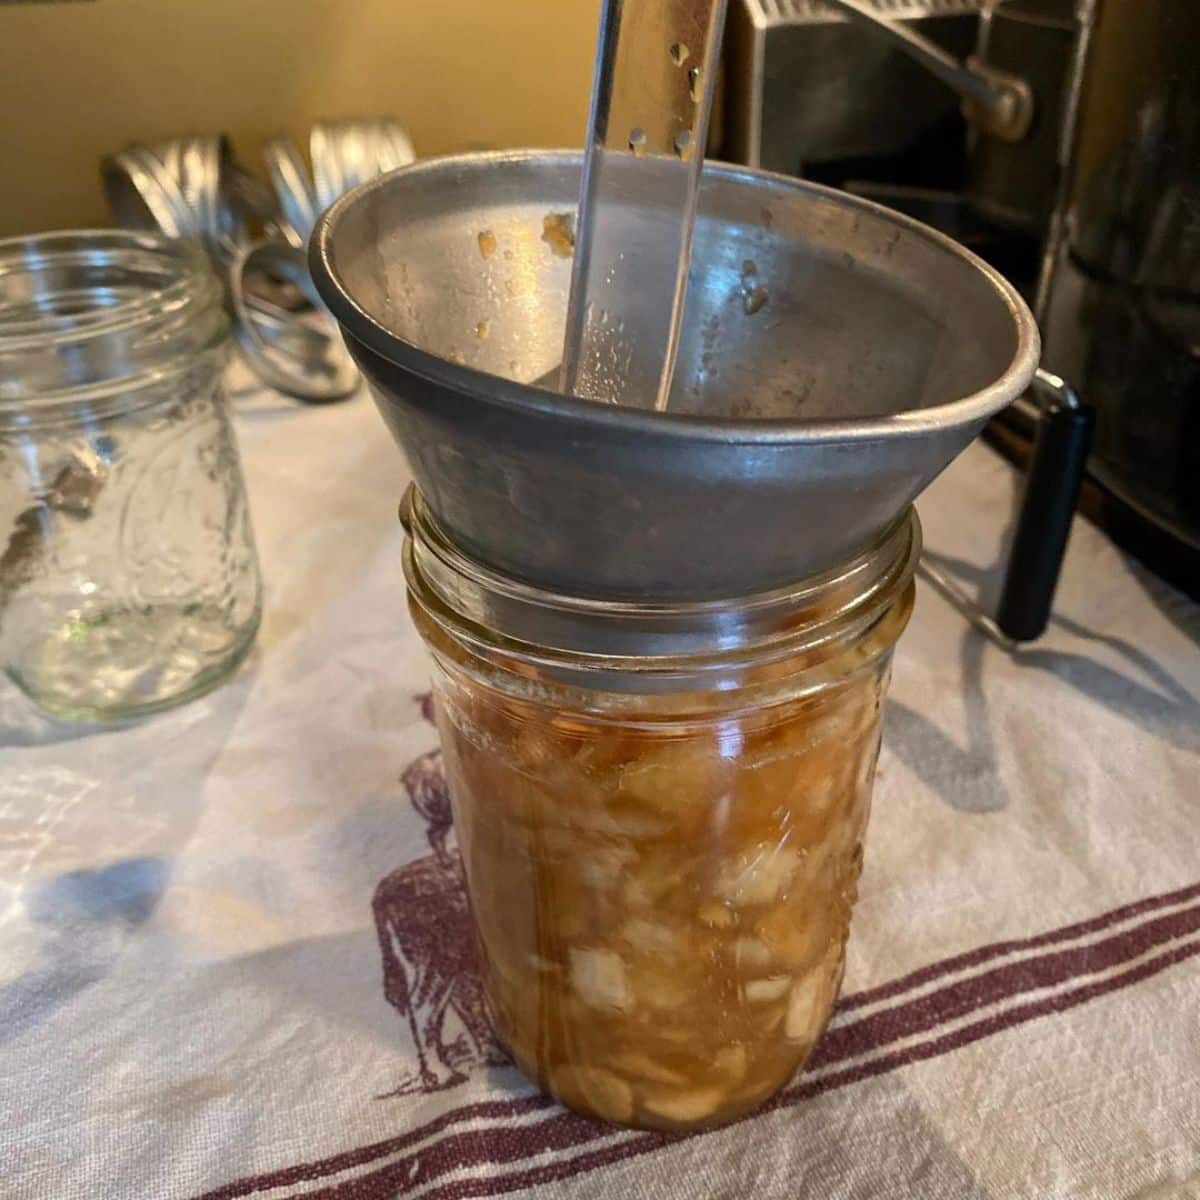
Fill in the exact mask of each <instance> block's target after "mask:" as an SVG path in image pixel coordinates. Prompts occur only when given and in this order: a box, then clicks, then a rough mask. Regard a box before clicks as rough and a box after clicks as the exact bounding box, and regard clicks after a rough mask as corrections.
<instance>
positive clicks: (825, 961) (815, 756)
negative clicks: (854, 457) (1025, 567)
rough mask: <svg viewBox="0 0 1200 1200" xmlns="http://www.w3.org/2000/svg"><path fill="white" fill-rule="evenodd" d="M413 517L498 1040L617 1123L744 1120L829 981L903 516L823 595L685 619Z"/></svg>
mask: <svg viewBox="0 0 1200 1200" xmlns="http://www.w3.org/2000/svg"><path fill="white" fill-rule="evenodd" d="M405 522H406V526H407V528H408V532H409V542H408V545H407V548H406V560H405V566H406V573H407V577H408V585H409V595H410V605H411V608H412V611H413V615H414V618H415V620H416V622H417V625H418V628H419V629H420V632H421V634H422V636H423V637H424V639H425V641H426V643H427V644H428V645H429V647H430V648H431V650H432V652H433V657H434V661H435V664H436V671H435V677H434V694H435V699H436V706H437V713H438V727H439V731H440V734H441V741H442V749H443V752H444V756H445V764H446V773H447V777H448V780H449V783H450V789H451V795H452V798H453V803H454V816H455V828H456V830H457V833H458V839H459V845H460V848H461V850H462V855H463V863H464V866H465V869H466V878H467V884H468V890H469V893H470V898H471V905H472V910H473V913H474V918H475V927H476V934H477V940H478V946H479V957H480V966H481V970H482V974H483V985H484V992H485V995H486V998H487V1001H488V1005H489V1008H490V1011H491V1015H492V1019H493V1022H494V1024H495V1027H496V1031H497V1033H498V1035H499V1037H500V1039H501V1040H502V1041H503V1042H504V1044H505V1045H506V1046H507V1047H508V1049H509V1051H510V1052H511V1054H512V1056H513V1058H514V1059H515V1061H516V1062H517V1064H518V1065H519V1066H520V1067H521V1068H522V1069H523V1070H524V1071H525V1072H526V1073H527V1074H528V1075H530V1076H531V1077H532V1078H534V1079H536V1080H537V1081H538V1082H539V1083H540V1084H541V1085H542V1086H543V1087H544V1088H545V1089H546V1090H548V1091H549V1092H551V1093H552V1094H554V1095H555V1096H557V1097H558V1098H559V1099H561V1100H562V1101H563V1102H564V1103H566V1104H568V1105H569V1106H571V1107H572V1108H575V1109H578V1110H579V1111H581V1112H584V1113H587V1114H589V1115H592V1116H596V1117H601V1118H603V1119H606V1120H609V1121H614V1122H617V1123H619V1124H629V1125H637V1126H645V1127H653V1128H663V1129H672V1130H679V1129H689V1128H694V1127H697V1126H703V1125H710V1124H716V1123H720V1122H724V1121H729V1120H732V1119H734V1118H736V1117H737V1116H739V1115H740V1114H742V1113H745V1112H747V1111H749V1110H751V1109H753V1108H755V1107H756V1106H757V1105H759V1104H761V1103H762V1102H763V1101H764V1100H765V1099H767V1098H768V1097H769V1096H771V1095H773V1094H774V1093H775V1092H777V1091H778V1090H779V1089H780V1088H782V1087H783V1086H785V1084H786V1083H787V1081H788V1080H789V1079H790V1078H791V1076H792V1075H793V1073H794V1072H795V1071H796V1069H797V1068H798V1067H799V1066H800V1065H801V1064H802V1063H803V1062H804V1060H805V1059H806V1058H807V1057H808V1055H809V1053H810V1052H811V1051H812V1049H813V1046H814V1045H815V1044H816V1042H817V1040H818V1038H819V1037H820V1035H821V1033H822V1031H823V1030H824V1028H825V1024H826V1022H827V1021H828V1019H829V1016H830V1013H831V1011H832V1009H833V1004H834V1001H835V999H836V997H837V993H838V988H839V986H840V984H841V978H842V970H843V965H844V951H845V945H846V939H847V936H848V934H849V925H850V913H851V908H852V907H853V904H854V901H855V897H856V895H857V881H858V875H859V871H860V869H861V866H862V839H863V835H864V832H865V828H866V822H867V814H868V810H869V808H870V800H871V788H872V783H873V779H874V772H875V761H876V756H877V754H878V750H879V732H880V713H881V708H882V704H883V697H884V693H885V690H886V687H887V680H888V673H889V667H890V663H891V656H892V649H893V647H894V645H895V642H896V639H897V638H898V637H899V635H900V633H901V631H902V630H903V628H904V626H905V624H906V622H907V620H908V616H909V612H910V611H911V607H912V594H913V587H912V574H913V570H914V568H915V565H916V560H917V557H918V554H919V551H920V531H919V526H918V524H917V519H916V516H915V514H913V513H912V512H909V513H906V514H904V515H903V517H902V518H901V519H900V520H899V522H898V523H897V524H896V525H894V526H893V527H892V529H891V530H890V531H889V532H888V533H887V534H886V535H885V536H884V537H883V538H882V539H880V541H879V542H878V543H877V544H876V545H874V546H872V547H871V548H870V549H869V550H868V551H866V552H865V553H863V554H862V555H860V556H859V557H857V558H855V559H854V560H853V561H851V562H848V563H845V564H843V565H842V566H841V567H839V568H838V569H836V570H833V571H830V572H828V573H826V574H824V575H822V576H820V577H816V578H812V579H808V580H804V581H802V582H800V583H799V584H797V585H795V586H793V587H789V588H784V589H781V590H779V591H775V592H771V593H767V594H762V595H756V596H747V597H743V598H740V599H733V600H728V601H716V602H704V603H693V604H680V603H674V602H672V603H651V602H638V601H634V602H624V601H595V600H586V599H582V598H578V597H570V596H562V595H552V594H549V593H547V592H543V591H540V590H539V589H537V588H534V587H531V586H529V585H527V584H523V583H521V582H519V581H516V580H513V579H508V578H505V577H503V576H500V575H497V574H495V573H494V572H492V571H490V570H488V569H487V568H486V567H484V566H483V565H482V564H480V563H478V562H476V561H474V560H472V559H470V558H468V557H466V556H465V555H463V554H462V553H461V552H460V551H459V550H457V548H456V547H454V546H453V545H452V544H451V543H450V542H449V540H448V539H447V538H446V537H445V536H444V535H443V534H442V533H441V532H440V530H439V529H438V528H437V527H436V526H435V525H434V524H433V522H432V519H431V518H430V516H429V514H428V513H427V512H426V511H425V509H424V508H423V506H422V505H421V503H420V500H419V498H416V497H415V496H414V495H413V494H412V493H410V499H409V501H408V503H407V506H406V512H405Z"/></svg>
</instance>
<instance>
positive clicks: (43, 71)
mask: <svg viewBox="0 0 1200 1200" xmlns="http://www.w3.org/2000/svg"><path fill="white" fill-rule="evenodd" d="M598 13H599V0H95V2H93V3H79V4H62V3H60V4H20V3H17V4H13V3H7V4H2V3H0V164H2V165H0V235H4V234H9V233H27V232H33V231H35V230H41V229H52V228H61V227H66V226H84V225H94V224H103V223H107V215H106V210H105V205H104V201H103V198H102V196H101V193H100V189H99V185H98V182H97V162H98V161H99V158H100V156H101V155H102V154H104V153H105V152H106V151H109V150H114V149H118V148H119V147H120V146H122V145H124V144H125V143H127V142H130V141H135V140H136V141H152V140H154V139H157V138H163V137H169V136H171V135H172V134H180V133H198V132H210V131H214V132H215V131H224V132H227V133H229V134H230V135H231V136H232V137H233V140H234V145H235V148H236V150H237V152H238V155H239V157H241V158H242V159H243V161H245V162H246V163H247V165H253V166H255V167H256V168H257V166H258V163H257V156H258V149H259V146H260V144H261V142H262V140H263V139H264V138H266V137H268V136H270V135H271V134H273V133H275V132H278V131H280V130H286V131H288V132H290V133H292V134H293V136H296V137H300V136H302V135H303V134H304V133H305V131H306V130H307V128H308V126H309V124H311V122H312V121H314V120H317V119H320V118H322V117H339V116H352V115H355V114H360V113H361V114H370V113H381V114H390V115H394V116H396V117H398V118H399V120H400V122H401V123H402V124H403V125H404V126H405V127H406V128H407V130H408V131H409V133H410V134H411V135H412V138H413V141H414V142H415V143H416V146H417V151H418V153H420V154H422V155H426V154H439V153H445V152H448V151H452V150H456V149H464V148H468V147H480V146H518V145H533V146H562V145H579V144H581V143H582V141H583V125H584V121H585V119H586V109H587V93H588V88H589V85H590V76H591V62H592V48H593V44H594V41H595V34H596V22H597V19H598Z"/></svg>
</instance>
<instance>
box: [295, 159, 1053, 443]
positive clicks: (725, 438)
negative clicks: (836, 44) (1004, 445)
mask: <svg viewBox="0 0 1200 1200" xmlns="http://www.w3.org/2000/svg"><path fill="white" fill-rule="evenodd" d="M582 157H583V156H582V152H581V151H579V150H561V149H560V150H533V149H522V150H492V151H478V152H471V153H465V154H453V155H443V156H439V157H432V158H426V159H420V160H418V161H417V162H414V163H411V164H410V165H408V166H404V167H400V168H397V169H396V170H394V171H389V172H388V173H387V174H384V175H379V176H377V177H375V178H374V179H371V180H368V181H367V182H366V183H363V184H360V185H359V186H358V187H356V188H353V189H352V190H351V191H349V192H347V193H346V194H345V195H343V196H341V197H340V198H339V199H338V200H337V201H335V203H334V204H333V205H331V206H330V207H329V208H328V209H327V210H326V211H325V212H324V213H323V214H322V216H321V217H320V219H319V220H318V222H317V225H316V228H315V229H314V231H313V234H312V237H311V239H310V242H309V268H310V271H311V273H312V276H313V279H314V281H315V283H316V285H317V290H318V291H319V292H320V294H321V297H322V299H323V300H324V302H325V304H326V306H327V307H328V308H329V310H330V311H331V312H332V313H333V314H334V316H335V317H336V318H337V319H338V321H339V322H340V323H341V324H342V326H343V329H344V331H345V332H346V333H347V334H348V335H349V336H350V337H351V338H353V340H354V341H356V342H358V343H360V344H361V345H362V346H363V347H365V348H366V349H367V350H369V351H370V352H371V353H373V354H375V355H378V356H379V357H380V358H382V359H383V360H384V361H385V362H388V363H390V364H392V365H393V366H396V367H399V368H401V369H402V370H405V371H408V372H411V373H412V374H415V375H418V376H420V377H422V378H424V379H425V380H427V381H429V382H431V383H435V384H437V385H439V386H441V387H445V388H447V389H449V390H451V391H453V392H456V393H459V394H460V395H468V396H470V397H472V398H473V399H475V400H478V401H479V402H481V403H483V404H487V405H490V406H492V407H495V408H501V409H506V410H510V411H517V412H521V413H526V414H533V415H536V416H539V417H545V418H548V419H563V418H570V419H571V420H572V421H574V422H582V423H583V424H585V425H590V426H592V427H594V428H595V427H598V428H600V429H609V430H612V429H621V430H628V431H634V432H637V433H641V434H644V435H651V436H657V437H660V438H670V437H672V436H674V435H686V436H687V437H688V438H690V439H698V440H701V441H713V442H721V443H725V444H730V443H736V444H752V445H766V446H770V445H775V444H787V445H794V444H795V443H797V442H805V443H810V444H814V443H853V442H870V441H875V440H879V439H889V440H892V439H896V438H907V437H918V436H922V435H924V434H928V433H930V432H934V431H939V430H946V429H948V428H958V427H965V426H967V425H970V424H972V423H974V422H982V421H985V420H986V419H987V418H989V417H991V416H993V415H994V414H995V413H997V412H999V411H1000V410H1001V409H1002V408H1004V407H1005V406H1006V405H1008V404H1010V403H1011V402H1012V401H1013V400H1015V399H1016V398H1017V397H1018V396H1019V395H1021V394H1022V393H1023V392H1024V391H1025V389H1026V387H1027V386H1028V384H1029V381H1030V380H1031V379H1032V378H1033V374H1034V371H1035V370H1036V369H1037V365H1038V361H1039V359H1040V356H1041V339H1040V335H1039V332H1038V327H1037V323H1036V321H1035V320H1034V318H1033V314H1032V312H1031V311H1030V310H1029V306H1028V305H1027V304H1026V303H1025V301H1024V299H1022V297H1021V295H1020V293H1019V292H1018V291H1017V290H1016V288H1015V287H1013V285H1012V284H1011V283H1009V282H1008V280H1007V279H1005V278H1004V276H1003V275H1001V274H1000V273H999V272H998V271H997V270H996V269H995V268H994V267H992V266H991V265H990V264H988V263H986V262H985V261H984V260H983V259H981V258H980V257H979V256H978V255H976V254H973V253H972V252H971V251H970V250H968V249H967V248H966V247H965V246H963V245H961V244H960V243H958V242H956V241H955V240H954V239H953V238H951V237H949V236H948V235H946V234H944V233H942V232H940V231H939V230H937V229H934V228H933V227H932V226H929V225H925V224H923V223H922V222H920V221H917V220H915V219H914V218H912V217H910V216H907V215H906V214H904V213H900V212H897V211H895V210H894V209H890V208H887V207H886V206H884V205H882V204H876V203H875V202H874V201H872V200H867V199H864V198H863V197H861V196H854V195H851V194H850V193H848V192H842V191H839V190H838V189H836V188H832V187H827V186H825V185H823V184H818V183H813V182H811V181H809V180H805V179H797V178H794V177H792V176H789V175H782V174H779V173H777V172H774V171H763V170H759V169H758V168H752V167H746V166H742V165H740V164H735V163H724V162H719V161H717V160H713V159H708V160H706V161H705V163H704V176H705V177H708V178H720V179H724V180H732V181H742V182H753V181H754V180H766V181H770V182H771V183H773V184H774V185H777V186H781V187H783V188H786V189H788V190H790V191H793V192H802V193H807V194H810V195H814V194H815V195H817V196H819V197H822V198H824V199H826V200H832V201H834V202H836V203H838V204H841V205H843V206H845V207H847V208H851V209H857V210H859V211H862V212H866V213H868V214H871V215H873V216H877V217H878V216H882V217H884V218H886V219H887V220H888V221H889V222H891V223H893V224H894V225H897V226H899V227H901V228H903V229H907V230H908V231H909V232H910V233H912V234H913V235H915V236H917V237H921V238H923V239H924V240H926V241H927V242H931V243H933V244H934V245H935V246H936V247H938V248H939V249H941V250H942V251H943V252H946V253H948V254H950V255H951V256H953V257H955V258H958V259H959V260H960V261H962V262H964V263H965V264H968V265H970V266H972V267H974V269H975V270H976V271H978V272H979V273H980V274H982V275H983V276H984V277H985V279H986V280H987V281H988V283H989V284H990V285H991V288H992V290H993V292H994V293H995V294H996V296H997V298H998V299H999V300H1000V301H1001V302H1002V303H1003V304H1004V307H1005V309H1006V310H1007V312H1008V314H1009V316H1010V317H1011V319H1012V322H1013V326H1014V330H1015V333H1016V345H1015V347H1014V350H1013V356H1012V358H1011V359H1010V361H1009V363H1008V365H1007V366H1006V367H1005V369H1004V370H1003V372H1002V373H1001V374H1000V375H999V376H998V377H997V378H996V379H994V380H993V381H992V382H991V383H989V384H988V385H987V386H986V387H983V388H980V389H978V390H977V391H975V392H972V393H970V394H969V395H967V396H961V397H959V398H957V399H955V400H950V401H947V402H946V403H944V404H938V405H933V406H931V407H928V408H918V409H909V410H907V411H904V412H898V413H889V414H887V415H886V416H882V417H838V418H822V419H819V420H813V419H801V418H782V417H769V418H759V419H756V420H751V419H747V418H744V417H711V416H701V415H698V414H693V413H678V412H670V411H661V412H660V411H654V410H650V409H640V408H629V407H624V406H619V405H613V404H606V403H603V402H601V401H596V400H588V399H585V398H582V397H578V396H566V395H563V394H561V393H559V392H553V391H550V390H549V389H546V388H541V387H535V386H534V385H532V384H526V383H518V382H516V381H515V380H511V379H506V378H504V377H503V376H501V375H493V374H490V373H489V372H487V371H480V370H478V369H477V368H475V367H471V366H468V365H467V364H465V363H455V362H451V361H450V360H448V359H444V358H441V357H440V356H438V355H436V354H431V353H430V352H429V351H427V350H423V349H421V348H420V347H419V346H416V345H414V344H413V343H412V342H408V341H405V340H404V339H403V338H401V337H399V336H397V335H396V334H395V333H393V332H391V331H390V330H389V329H387V327H386V326H384V325H382V324H380V323H379V322H378V321H376V320H375V318H374V317H372V316H371V315H370V314H369V313H368V312H367V311H366V310H365V309H363V308H362V307H360V306H359V305H358V304H357V303H356V301H355V300H354V298H353V296H352V295H351V294H350V291H349V289H348V288H346V287H345V285H344V284H343V281H342V278H341V275H340V273H339V272H338V270H337V267H336V263H335V261H334V256H333V249H332V240H333V236H334V231H335V228H336V226H337V224H338V222H339V221H340V220H341V218H342V217H343V215H344V214H345V213H346V212H347V211H348V210H349V209H351V208H352V207H354V206H355V205H357V204H359V203H361V202H362V201H363V200H364V199H365V198H366V197H367V196H369V195H371V194H372V193H374V192H376V191H380V190H383V189H384V188H386V187H387V186H388V185H389V183H390V181H391V180H393V179H394V178H395V177H397V176H399V175H402V174H403V175H408V174H425V173H430V174H432V173H435V172H439V171H448V170H454V169H455V168H468V167H477V166H479V165H481V164H494V165H502V164H508V163H514V164H520V163H526V162H531V161H538V162H542V163H545V162H555V163H559V164H561V165H567V166H569V165H571V164H574V163H581V162H582Z"/></svg>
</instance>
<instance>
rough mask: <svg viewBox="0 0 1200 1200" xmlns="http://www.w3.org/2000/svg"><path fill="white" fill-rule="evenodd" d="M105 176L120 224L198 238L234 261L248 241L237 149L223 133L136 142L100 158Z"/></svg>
mask: <svg viewBox="0 0 1200 1200" xmlns="http://www.w3.org/2000/svg"><path fill="white" fill-rule="evenodd" d="M100 176H101V182H102V183H103V186H104V191H105V195H106V196H107V198H108V203H109V208H110V209H111V210H112V213H113V217H114V219H115V220H116V222H117V224H118V225H121V226H123V227H125V228H127V229H158V230H160V231H161V232H163V233H165V234H167V236H168V237H178V238H197V239H199V240H200V241H202V242H203V243H204V245H205V247H206V248H207V249H208V251H209V252H210V253H211V254H212V256H213V257H214V259H216V260H217V262H219V263H223V264H227V263H229V262H230V261H231V260H232V258H233V257H234V255H235V254H236V253H237V251H238V248H239V247H240V246H241V245H242V244H243V243H244V242H245V241H246V238H247V231H246V224H245V220H244V218H243V215H242V206H241V204H240V202H239V200H238V198H237V196H236V195H235V192H237V191H238V190H239V189H240V186H241V185H240V183H239V181H238V179H237V176H236V172H235V169H234V163H233V150H232V148H231V146H230V143H229V139H228V138H227V137H225V136H224V135H223V134H206V135H202V136H195V137H180V138H171V139H169V140H168V141H164V142H158V143H156V144H154V145H150V146H145V145H139V144H135V145H132V146H128V147H126V148H125V149H124V150H121V151H119V152H117V153H116V154H112V155H109V156H108V157H106V158H105V159H103V160H102V162H101V164H100Z"/></svg>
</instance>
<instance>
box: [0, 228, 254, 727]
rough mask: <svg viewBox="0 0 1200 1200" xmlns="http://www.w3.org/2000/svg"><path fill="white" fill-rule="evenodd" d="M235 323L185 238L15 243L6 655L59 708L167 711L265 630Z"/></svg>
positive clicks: (5, 468) (2, 580)
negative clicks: (233, 352) (232, 350)
mask: <svg viewBox="0 0 1200 1200" xmlns="http://www.w3.org/2000/svg"><path fill="white" fill-rule="evenodd" d="M227 335H228V320H227V318H226V316H225V311H224V307H223V295H222V290H221V286H220V284H219V282H218V280H217V279H216V277H215V276H214V275H213V273H212V271H211V270H210V268H209V266H208V263H207V260H206V259H205V258H204V257H203V255H202V254H201V252H200V251H199V250H198V249H196V248H195V247H193V246H191V245H189V244H187V243H183V242H171V241H167V240H165V239H163V238H160V237H158V236H156V235H151V234H145V233H131V232H94V233H92V232H85V233H56V234H47V235H45V236H42V237H35V238H24V239H22V238H15V239H9V240H5V241H0V662H2V663H3V666H4V669H5V670H6V671H7V673H8V674H9V676H10V677H11V678H12V679H13V680H14V681H15V682H16V684H17V685H18V686H19V687H20V688H21V689H22V690H23V691H24V692H25V693H26V694H27V695H29V696H30V697H31V698H32V699H33V700H34V701H35V702H36V703H37V704H39V705H40V706H41V707H43V708H44V709H46V710H48V711H50V712H52V713H55V714H58V715H60V716H65V717H70V718H77V719H100V720H108V719H120V718H124V717H130V716H136V715H139V714H142V713H147V712H152V711H154V710H156V709H160V708H164V707H166V706H167V705H170V704H174V703H177V702H178V701H181V700H185V699H188V698H189V697H192V696H195V695H198V694H199V693H200V692H203V691H205V690H206V689H208V688H210V687H211V686H213V685H214V684H215V683H216V682H217V681H218V680H220V679H221V678H222V677H223V676H225V675H226V674H227V673H228V672H229V671H230V670H231V669H232V668H233V666H234V665H235V664H236V663H237V662H238V660H239V659H240V658H241V657H242V655H243V654H245V652H246V650H247V649H248V648H249V646H250V644H251V642H252V641H253V639H254V634H255V630H256V629H257V627H258V620H259V612H260V584H259V573H258V560H257V557H256V555H255V549H254V540H253V535H252V533H251V528H250V518H249V513H248V511H247V506H246V493H245V486H244V484H243V482H242V475H241V467H240V464H239V462H238V455H237V448H236V446H235V443H234V436H233V429H232V427H231V425H230V421H229V414H228V412H227V409H226V403H225V397H224V393H223V390H222V382H221V374H222V367H223V365H224V361H225V351H226V344H227Z"/></svg>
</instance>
